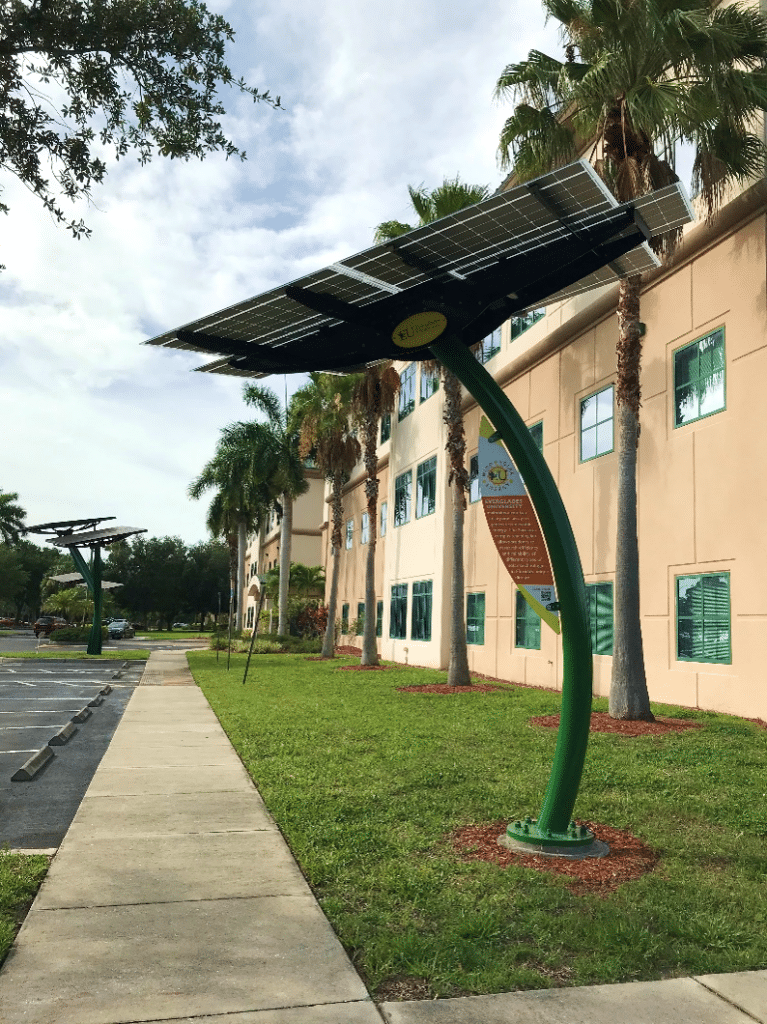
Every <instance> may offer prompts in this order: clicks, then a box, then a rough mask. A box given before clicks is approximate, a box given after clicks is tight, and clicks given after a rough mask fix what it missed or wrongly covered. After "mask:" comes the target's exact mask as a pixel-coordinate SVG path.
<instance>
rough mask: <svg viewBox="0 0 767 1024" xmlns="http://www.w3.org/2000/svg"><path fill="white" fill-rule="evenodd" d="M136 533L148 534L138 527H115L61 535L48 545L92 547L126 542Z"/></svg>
mask: <svg viewBox="0 0 767 1024" xmlns="http://www.w3.org/2000/svg"><path fill="white" fill-rule="evenodd" d="M134 533H146V530H145V529H142V528H141V527H136V526H113V527H112V528H111V529H109V530H90V531H88V532H87V533H69V534H66V535H61V534H60V535H59V536H58V537H50V538H49V539H48V543H49V544H55V545H56V547H59V548H66V547H70V546H75V547H81V546H82V547H91V546H92V545H94V544H111V543H112V542H113V541H117V540H125V538H126V537H131V536H133V534H134Z"/></svg>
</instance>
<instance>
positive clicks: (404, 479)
mask: <svg viewBox="0 0 767 1024" xmlns="http://www.w3.org/2000/svg"><path fill="white" fill-rule="evenodd" d="M412 493H413V470H412V469H409V470H408V471H407V473H401V474H400V475H399V476H398V477H397V479H396V480H395V481H394V525H395V526H404V524H405V523H409V522H410V506H411V498H412Z"/></svg>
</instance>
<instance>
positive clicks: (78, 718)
mask: <svg viewBox="0 0 767 1024" xmlns="http://www.w3.org/2000/svg"><path fill="white" fill-rule="evenodd" d="M92 714H93V712H92V711H91V709H90V708H89V707H87V706H86V707H84V708H82V709H81V710H80V711H78V712H77V714H76V715H72V721H73V722H85V721H87V720H88V719H89V718H90V717H91V715H92Z"/></svg>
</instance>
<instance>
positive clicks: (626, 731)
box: [529, 711, 703, 736]
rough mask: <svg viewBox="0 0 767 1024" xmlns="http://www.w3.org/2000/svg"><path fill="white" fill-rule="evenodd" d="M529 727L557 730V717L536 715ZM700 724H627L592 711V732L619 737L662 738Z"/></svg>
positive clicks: (664, 721)
mask: <svg viewBox="0 0 767 1024" xmlns="http://www.w3.org/2000/svg"><path fill="white" fill-rule="evenodd" d="M529 721H530V724H531V725H542V726H544V727H545V728H547V729H558V728H559V715H536V716H535V718H531V719H530V720H529ZM702 727H703V723H702V722H692V721H690V720H689V719H686V718H665V717H660V716H658V717H656V719H655V721H654V722H628V721H624V720H623V719H622V718H610V716H609V715H608V713H607V712H606V711H592V713H591V731H592V732H614V733H618V734H619V735H621V736H663V735H665V734H666V733H668V732H684V731H685V729H701V728H702Z"/></svg>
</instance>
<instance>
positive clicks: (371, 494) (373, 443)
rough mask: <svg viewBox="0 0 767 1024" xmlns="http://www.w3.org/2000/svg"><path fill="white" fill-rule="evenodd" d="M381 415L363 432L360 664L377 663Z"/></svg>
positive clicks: (370, 416)
mask: <svg viewBox="0 0 767 1024" xmlns="http://www.w3.org/2000/svg"><path fill="white" fill-rule="evenodd" d="M377 441H378V416H377V415H373V413H372V412H371V413H370V414H369V416H368V419H367V423H366V424H365V429H364V433H363V442H364V449H365V468H366V470H367V474H368V475H367V480H366V481H365V495H366V497H367V512H368V550H367V558H366V562H365V628H364V630H363V634H362V657H361V658H360V665H377V664H378V645H377V644H376V538H377V537H378V522H377V519H378V445H377Z"/></svg>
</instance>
